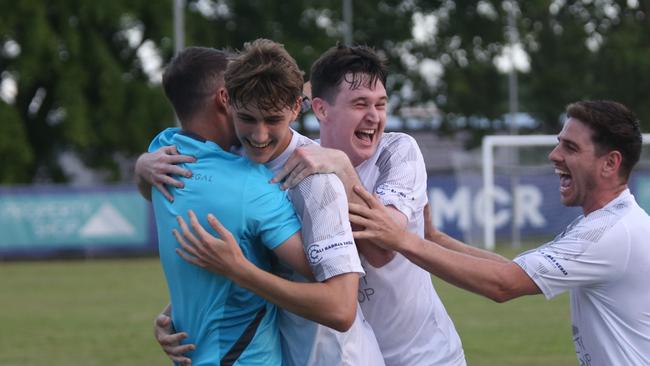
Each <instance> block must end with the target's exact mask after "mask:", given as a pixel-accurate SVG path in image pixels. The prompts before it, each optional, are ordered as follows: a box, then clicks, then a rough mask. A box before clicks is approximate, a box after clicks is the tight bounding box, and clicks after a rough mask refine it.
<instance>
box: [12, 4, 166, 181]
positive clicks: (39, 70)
mask: <svg viewBox="0 0 650 366" xmlns="http://www.w3.org/2000/svg"><path fill="white" fill-rule="evenodd" d="M0 6H1V7H2V9H11V11H3V12H2V14H1V15H0V46H2V53H1V54H0V72H1V73H2V79H3V83H10V84H11V83H14V84H15V93H14V95H13V96H10V97H7V98H3V99H5V100H3V101H0V118H2V123H1V125H2V133H0V154H2V156H4V157H5V158H4V159H3V161H4V162H5V164H3V169H2V171H1V172H0V183H30V182H34V181H36V182H62V181H66V179H67V177H66V175H65V174H64V172H63V170H62V167H61V164H60V161H59V159H60V157H61V154H63V153H72V154H73V155H74V156H76V157H78V158H79V159H81V160H82V162H83V163H85V164H87V165H88V166H90V167H93V168H96V169H100V170H102V171H104V172H106V173H107V176H106V179H107V180H110V181H115V180H117V179H119V178H120V177H119V170H118V169H117V168H118V164H117V161H119V159H120V157H123V156H128V155H133V154H135V153H137V152H140V151H142V150H143V149H145V148H146V142H147V141H148V140H149V139H150V138H151V131H154V130H157V129H159V128H161V127H162V126H164V125H167V124H169V121H172V120H173V119H172V116H173V115H172V112H171V109H170V108H169V107H168V106H167V103H166V102H165V100H164V97H163V94H162V91H161V89H160V88H159V87H158V86H156V85H153V84H152V82H151V81H150V79H149V76H148V75H147V74H146V73H145V72H144V71H143V65H142V64H141V62H140V58H139V57H138V52H141V50H143V49H144V48H143V46H146V44H147V41H148V40H153V41H154V42H156V43H157V44H159V45H162V46H163V48H164V46H165V44H169V43H170V42H169V40H168V39H167V38H165V37H168V35H169V34H170V28H171V15H170V11H169V9H171V5H168V6H167V7H164V8H163V7H161V6H160V4H159V3H157V2H156V3H153V2H150V1H144V0H139V1H132V0H129V1H121V0H113V1H110V2H89V1H81V0H80V1H63V0H60V1H49V2H42V1H38V0H25V1H19V2H10V1H6V0H3V1H2V2H1V4H0ZM167 48H169V46H167ZM167 53H170V52H167Z"/></svg>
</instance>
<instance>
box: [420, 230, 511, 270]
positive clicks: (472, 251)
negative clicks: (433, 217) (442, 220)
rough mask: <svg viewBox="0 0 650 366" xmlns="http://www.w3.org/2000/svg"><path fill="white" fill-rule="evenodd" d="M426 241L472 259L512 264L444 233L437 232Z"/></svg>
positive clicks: (494, 254)
mask: <svg viewBox="0 0 650 366" xmlns="http://www.w3.org/2000/svg"><path fill="white" fill-rule="evenodd" d="M426 239H427V240H429V241H433V242H435V243H438V244H440V245H441V246H442V247H444V248H446V249H449V250H452V251H454V252H458V253H463V254H467V255H471V256H472V257H476V258H483V259H489V260H492V261H496V262H501V263H508V262H510V261H509V260H508V259H506V258H504V257H502V256H500V255H498V254H496V253H493V252H490V251H488V250H483V249H479V248H476V247H473V246H471V245H467V244H465V243H463V242H461V241H459V240H456V239H454V238H452V237H451V236H449V235H447V234H445V233H443V232H440V231H437V232H435V233H434V234H432V235H431V236H430V237H427V238H426Z"/></svg>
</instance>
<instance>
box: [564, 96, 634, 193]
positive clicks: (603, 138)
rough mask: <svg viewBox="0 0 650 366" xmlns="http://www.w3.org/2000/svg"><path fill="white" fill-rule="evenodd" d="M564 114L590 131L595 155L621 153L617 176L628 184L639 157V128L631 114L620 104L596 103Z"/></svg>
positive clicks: (572, 106)
mask: <svg viewBox="0 0 650 366" xmlns="http://www.w3.org/2000/svg"><path fill="white" fill-rule="evenodd" d="M566 114H567V118H575V119H577V120H579V121H580V122H582V123H584V124H586V125H587V126H589V128H591V130H592V131H593V133H592V136H591V140H592V142H593V143H594V145H596V153H597V154H600V155H602V154H605V153H607V152H610V151H614V150H617V151H619V152H620V153H621V155H622V156H623V160H622V162H621V169H620V173H621V177H623V178H625V180H626V181H627V179H628V178H629V177H630V173H631V172H632V168H634V165H636V163H637V162H638V161H639V158H640V156H641V145H642V136H641V126H640V122H639V120H638V118H637V117H636V116H635V115H634V113H632V111H630V110H629V109H628V108H627V107H626V106H624V105H623V104H621V103H617V102H613V101H609V100H595V101H581V102H576V103H573V104H570V105H569V106H567V109H566Z"/></svg>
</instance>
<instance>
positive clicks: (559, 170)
mask: <svg viewBox="0 0 650 366" xmlns="http://www.w3.org/2000/svg"><path fill="white" fill-rule="evenodd" d="M555 174H557V175H570V174H569V172H567V171H564V170H562V169H560V168H555Z"/></svg>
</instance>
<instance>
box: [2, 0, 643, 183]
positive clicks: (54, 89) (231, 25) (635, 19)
mask: <svg viewBox="0 0 650 366" xmlns="http://www.w3.org/2000/svg"><path fill="white" fill-rule="evenodd" d="M513 5H514V9H515V14H516V26H517V30H518V34H519V40H520V44H521V47H522V48H523V50H524V51H525V53H526V54H527V55H528V57H529V60H530V61H529V65H530V67H529V70H528V71H526V72H523V73H519V81H520V83H519V90H520V110H521V111H522V112H526V113H529V114H530V115H532V116H534V117H535V118H536V119H537V120H538V121H540V126H539V127H538V128H537V129H536V131H538V132H542V131H543V132H556V131H557V130H558V127H559V124H558V121H559V117H560V115H561V113H562V111H563V109H564V106H565V105H566V104H568V103H570V102H572V101H575V100H580V99H587V98H606V99H615V100H619V101H621V102H623V103H625V104H627V105H628V106H630V107H631V108H632V109H633V110H634V111H635V112H637V114H638V115H639V117H640V118H641V120H642V121H643V122H644V126H645V127H646V129H647V127H648V123H650V104H648V103H645V94H644V92H645V90H648V89H649V87H650V19H649V18H648V16H647V14H648V12H649V11H650V2H648V1H645V0H644V1H638V2H635V1H623V0H581V1H559V0H555V1H551V2H549V1H546V0H531V1H516V2H511V1H504V0H481V1H478V2H477V1H467V0H456V1H451V0H427V1H424V0H380V1H378V2H368V1H353V13H354V22H353V29H354V33H353V36H354V41H355V43H359V44H367V45H370V46H373V47H375V48H376V49H378V50H379V51H380V52H382V53H383V54H384V55H386V57H387V58H388V59H389V60H390V65H391V77H390V79H389V82H388V86H389V90H390V91H391V106H392V108H393V112H396V113H398V112H399V110H400V108H402V107H404V106H413V105H430V104H435V106H437V108H438V109H439V110H440V114H441V118H442V124H441V126H440V128H439V129H438V130H437V132H438V133H455V132H456V131H459V130H469V131H471V132H472V133H474V134H475V136H478V135H480V134H484V133H491V132H494V131H497V130H499V129H503V128H505V127H504V124H503V116H504V115H505V114H507V113H508V90H507V75H506V74H504V73H502V72H500V71H499V70H498V68H497V67H496V66H495V60H496V59H497V58H498V57H500V56H502V55H503V52H504V50H505V49H506V46H507V45H508V42H509V39H510V38H509V37H508V18H507V17H508V12H509V10H508V9H510V7H511V6H513ZM0 6H2V9H8V11H3V12H2V13H1V14H0V73H1V75H2V80H3V85H5V86H6V85H7V83H9V84H10V82H11V81H12V80H13V81H15V83H16V93H15V95H14V96H13V97H7V96H6V95H5V96H3V98H2V99H0V126H1V130H0V132H1V133H0V154H2V156H4V157H5V158H4V159H3V161H5V164H4V166H3V170H2V171H1V172H0V184H2V183H4V184H7V183H10V184H15V183H30V182H43V181H45V182H47V181H52V182H64V181H66V180H68V179H69V177H68V176H67V175H66V173H65V172H64V170H63V169H62V167H61V164H60V156H61V154H63V153H73V154H74V155H75V156H77V157H79V158H80V159H82V161H83V163H84V164H86V165H87V166H89V167H91V168H93V169H97V170H101V171H103V172H107V174H106V175H105V179H106V180H107V181H119V180H121V179H124V174H122V173H121V171H120V169H119V166H120V164H118V162H119V161H123V160H125V159H126V160H128V159H130V158H132V157H134V156H136V155H137V154H138V153H139V152H141V151H143V150H144V149H145V148H146V146H147V143H148V141H149V140H150V139H151V137H152V136H153V135H154V134H155V133H156V132H157V131H158V130H160V129H162V128H163V127H165V126H168V125H170V124H172V123H173V122H172V121H173V112H172V110H171V108H170V107H169V106H168V103H167V102H166V100H165V98H164V96H163V93H162V90H161V88H160V85H159V84H158V83H157V82H156V81H155V78H154V79H152V78H151V74H150V72H148V71H145V70H146V67H145V66H146V65H144V64H143V62H142V57H140V56H139V55H141V53H142V52H143V51H144V50H145V49H147V48H148V49H149V50H151V49H153V50H156V51H157V52H158V54H159V56H160V57H161V59H162V61H163V63H166V62H168V61H169V59H170V58H171V57H172V55H173V39H172V38H173V35H172V34H173V33H172V22H173V19H172V1H171V0H166V1H157V2H152V1H146V0H128V1H127V0H113V1H110V2H89V1H81V0H57V1H49V2H43V1H37V0H23V1H19V2H9V1H7V0H0ZM341 8H342V2H341V0H322V1H316V0H285V1H282V2H281V3H280V2H276V1H268V0H266V1H265V0H248V1H236V0H188V1H187V4H186V9H185V30H186V36H185V44H186V45H200V46H212V47H218V48H222V47H230V48H233V49H237V48H241V46H242V44H243V43H244V42H246V41H249V40H252V39H255V38H258V37H265V38H270V39H274V40H276V41H279V42H281V43H283V44H284V45H285V46H286V48H287V49H288V50H289V52H290V53H291V54H292V55H293V56H294V57H295V58H296V60H297V61H298V64H299V65H300V67H301V68H302V69H303V70H305V71H306V73H307V74H308V72H309V66H310V64H311V62H312V61H313V60H314V59H315V58H316V57H318V55H319V54H321V53H322V52H323V51H325V50H326V49H327V48H329V47H331V46H333V45H334V44H336V42H340V41H342V39H343V22H342V20H341V19H342V14H341ZM416 23H417V24H418V26H417V27H415V28H414V24H416ZM152 45H153V47H151V46H152Z"/></svg>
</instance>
